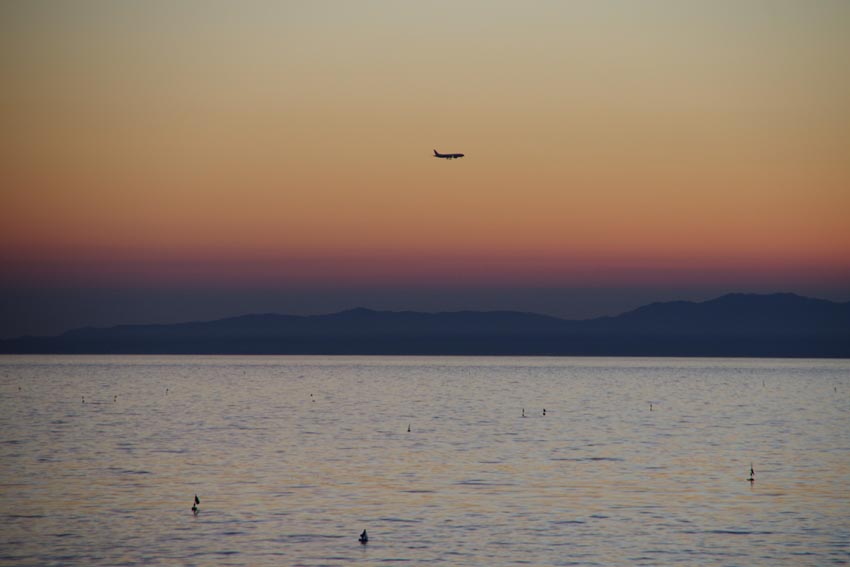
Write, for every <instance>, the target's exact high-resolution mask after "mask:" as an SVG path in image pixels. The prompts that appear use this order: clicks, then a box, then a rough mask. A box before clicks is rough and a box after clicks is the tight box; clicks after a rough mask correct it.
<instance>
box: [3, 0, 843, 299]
mask: <svg viewBox="0 0 850 567" xmlns="http://www.w3.org/2000/svg"><path fill="white" fill-rule="evenodd" d="M174 4H176V5H174ZM0 81H1V82H2V84H3V85H4V87H3V89H0V116H2V123H3V128H2V132H1V133H0V187H2V189H0V191H2V193H0V260H2V262H3V266H4V269H3V274H2V276H0V279H2V282H0V283H2V284H3V285H6V286H11V285H44V286H49V285H53V284H55V283H56V282H66V283H67V282H72V283H75V284H78V285H121V284H122V283H124V284H137V283H138V282H140V281H142V282H147V283H148V284H150V285H159V286H168V285H171V284H178V283H179V284H181V285H182V284H185V285H200V284H204V285H210V286H227V285H230V284H233V285H237V284H238V285H248V284H250V285H283V286H285V285H287V284H292V285H295V284H296V283H297V284H298V285H316V286H327V285H331V284H336V285H345V283H346V282H350V283H351V284H352V285H369V284H370V282H371V283H375V282H382V283H384V284H385V283H387V282H391V283H392V282H396V283H398V284H399V285H406V284H408V283H415V282H420V283H422V282H426V283H427V282H433V283H439V284H440V285H448V286H450V285H453V284H458V285H469V286H474V285H477V284H484V283H488V284H494V283H495V284H498V283H499V282H504V283H505V284H506V285H507V284H510V285H530V286H535V285H548V286H570V285H579V284H580V285H624V286H627V285H629V283H630V282H633V283H635V284H636V285H637V284H641V285H643V284H646V283H647V282H653V281H665V282H670V281H674V282H675V281H680V282H682V284H683V285H687V284H688V282H691V281H694V280H698V279H702V280H703V281H718V282H719V281H722V282H725V283H726V285H728V286H732V287H734V286H735V282H736V281H740V282H741V286H742V287H746V285H748V284H749V283H750V282H753V281H757V280H758V281H759V282H760V283H761V284H768V283H770V281H772V280H771V278H773V279H775V283H776V285H775V287H776V289H777V290H791V291H793V290H794V289H793V288H794V286H797V285H800V282H808V284H819V285H820V284H823V286H825V287H829V286H831V287H832V288H833V289H839V288H841V287H842V286H843V287H844V288H845V289H850V285H847V284H850V222H848V219H850V189H849V188H850V105H849V104H848V102H847V101H850V3H847V2H844V1H840V0H839V1H834V2H828V1H810V2H797V1H783V0H771V1H751V2H733V1H717V2H691V1H673V0H670V1H646V2H627V1H622V2H616V1H609V2H591V1H586V2H584V1H577V2H549V1H539V2H501V1H495V0H494V1H487V2H485V1H481V2H474V1H471V2H454V1H453V2H406V1H390V0H386V1H373V2H322V1H316V2H313V1H311V2H276V3H267V2H244V3H241V2H240V3H227V2H222V3H219V2H201V1H197V2H193V1H187V2H181V3H170V2H139V3H118V2H107V1H102V2H100V1H98V2H94V1H83V2H74V3H67V2H39V1H35V2H4V3H3V4H2V5H0ZM434 148H436V149H438V150H440V151H443V152H464V153H465V154H466V157H465V158H464V159H462V160H457V161H451V162H447V161H444V160H436V159H433V158H432V157H431V151H432V149H434Z"/></svg>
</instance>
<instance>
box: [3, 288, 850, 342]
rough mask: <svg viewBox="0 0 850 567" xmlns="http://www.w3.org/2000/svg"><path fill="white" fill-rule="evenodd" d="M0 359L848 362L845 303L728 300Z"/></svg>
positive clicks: (193, 329) (362, 317) (341, 318)
mask: <svg viewBox="0 0 850 567" xmlns="http://www.w3.org/2000/svg"><path fill="white" fill-rule="evenodd" d="M0 353H81V354H82V353H91V354H143V353H146V354H427V355H438V354H446V355H455V354H457V355H555V356H561V355H596V356H626V355H628V356H766V357H767V356H770V357H850V303H835V302H832V301H826V300H822V299H812V298H807V297H801V296H798V295H795V294H790V293H783V294H772V295H756V294H729V295H724V296H723V297H719V298H717V299H713V300H710V301H705V302H700V303H695V302H690V301H673V302H666V303H653V304H651V305H647V306H644V307H640V308H638V309H635V310H634V311H629V312H627V313H624V314H622V315H619V316H616V317H600V318H597V319H588V320H581V321H574V320H565V319H559V318H556V317H548V316H545V315H535V314H531V313H519V312H512V311H485V312H481V311H457V312H447V313H419V312H414V311H400V312H396V311H373V310H370V309H362V308H359V309H352V310H349V311H342V312H340V313H333V314H329V315H314V316H295V315H275V314H264V315H244V316H241V317H233V318H228V319H219V320H216V321H206V322H191V323H179V324H173V325H121V326H116V327H109V328H82V329H75V330H72V331H68V332H67V333H64V334H62V335H59V336H56V337H21V338H17V339H9V340H5V341H0Z"/></svg>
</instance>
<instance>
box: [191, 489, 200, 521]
mask: <svg viewBox="0 0 850 567" xmlns="http://www.w3.org/2000/svg"><path fill="white" fill-rule="evenodd" d="M200 503H201V500H200V498H198V495H197V494H196V495H195V502H194V503H193V504H192V513H193V514H195V515H196V516H197V515H198V510H200V508H198V504H200Z"/></svg>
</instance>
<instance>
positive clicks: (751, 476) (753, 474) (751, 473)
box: [747, 463, 756, 482]
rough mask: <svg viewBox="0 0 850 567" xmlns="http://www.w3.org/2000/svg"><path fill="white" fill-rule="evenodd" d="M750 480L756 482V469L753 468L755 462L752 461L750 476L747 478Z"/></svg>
mask: <svg viewBox="0 0 850 567" xmlns="http://www.w3.org/2000/svg"><path fill="white" fill-rule="evenodd" d="M747 480H748V481H750V482H755V480H756V471H754V470H753V464H752V463H750V478H748V479H747Z"/></svg>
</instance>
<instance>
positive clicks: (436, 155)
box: [434, 150, 463, 159]
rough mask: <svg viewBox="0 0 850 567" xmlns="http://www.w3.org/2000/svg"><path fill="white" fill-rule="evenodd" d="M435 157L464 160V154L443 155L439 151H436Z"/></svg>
mask: <svg viewBox="0 0 850 567" xmlns="http://www.w3.org/2000/svg"><path fill="white" fill-rule="evenodd" d="M434 157H438V158H443V159H457V158H462V157H463V154H441V153H440V152H438V151H437V150H434Z"/></svg>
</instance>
